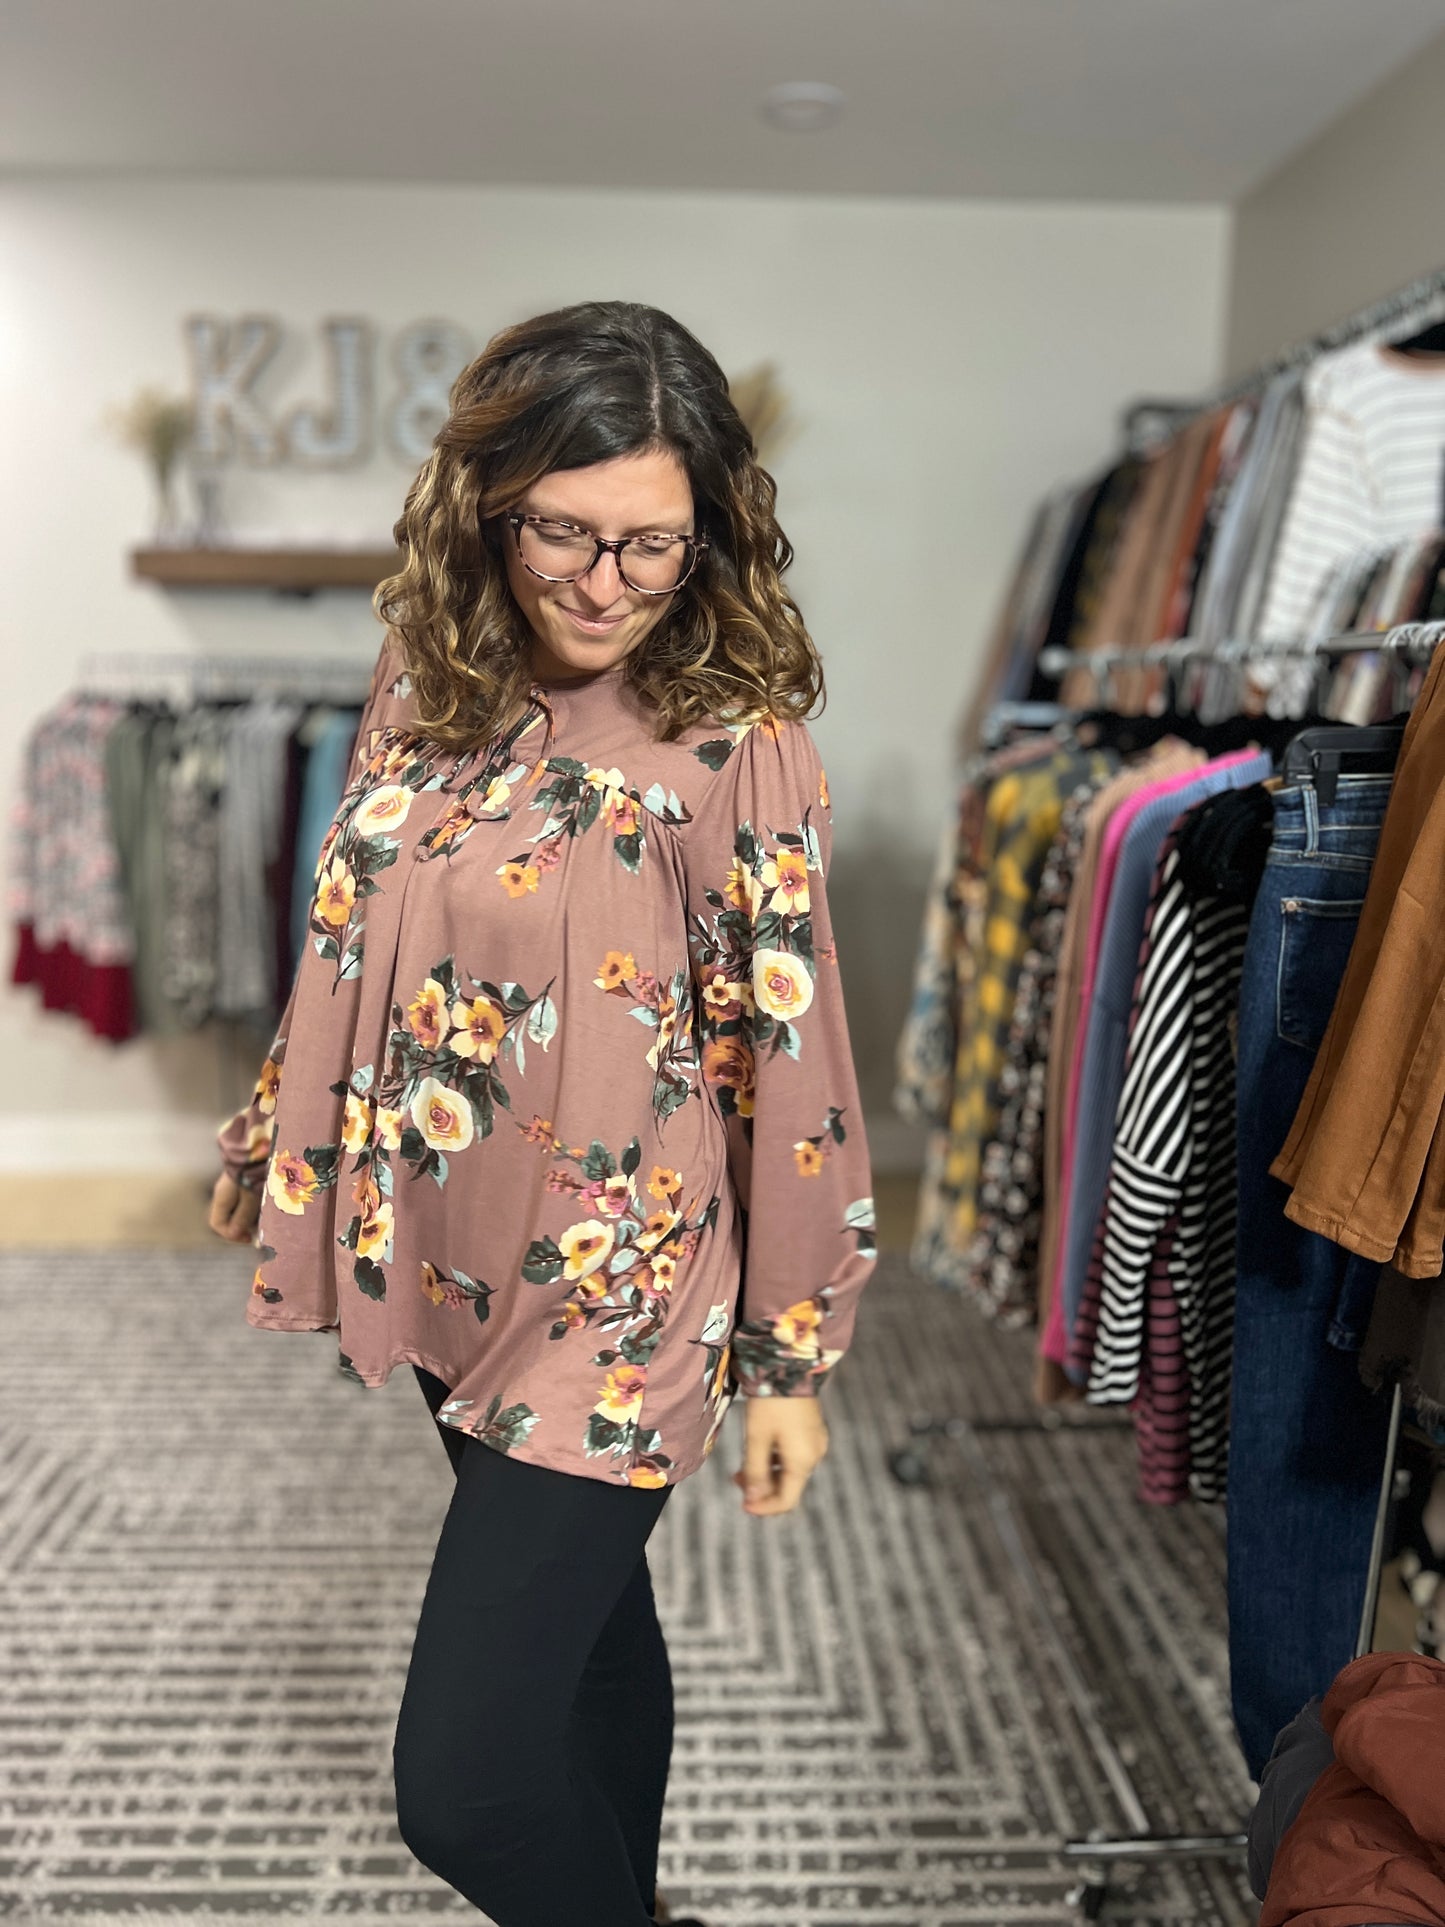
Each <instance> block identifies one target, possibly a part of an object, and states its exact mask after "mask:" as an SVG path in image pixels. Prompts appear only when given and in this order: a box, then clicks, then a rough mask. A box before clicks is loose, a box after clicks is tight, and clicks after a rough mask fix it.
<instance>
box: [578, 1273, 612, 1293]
mask: <svg viewBox="0 0 1445 1927" xmlns="http://www.w3.org/2000/svg"><path fill="white" fill-rule="evenodd" d="M577 1290H578V1292H579V1293H580V1294H581V1296H582V1297H583V1298H605V1297H606V1296H607V1280H606V1279H605V1278H604V1277H603V1276H602V1273H601V1272H600V1271H593V1272H589V1274H588V1275H587V1277H585V1278H583V1279H581V1280H580V1281H579V1282H578V1285H577Z"/></svg>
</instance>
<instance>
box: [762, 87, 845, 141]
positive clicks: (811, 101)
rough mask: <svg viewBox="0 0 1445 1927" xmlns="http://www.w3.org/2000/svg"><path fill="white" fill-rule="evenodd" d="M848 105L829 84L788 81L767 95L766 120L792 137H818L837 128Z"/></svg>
mask: <svg viewBox="0 0 1445 1927" xmlns="http://www.w3.org/2000/svg"><path fill="white" fill-rule="evenodd" d="M847 102H848V96H847V95H846V94H845V93H844V92H843V91H842V89H841V88H838V87H830V86H829V85H828V83H827V81H826V80H784V81H780V82H779V83H778V85H777V86H776V87H770V88H769V89H768V91H767V92H766V93H765V94H764V95H763V119H764V120H765V121H767V122H768V124H769V125H770V126H772V127H780V128H782V130H783V131H784V132H785V133H788V134H816V133H817V132H818V130H819V129H820V128H823V127H831V126H832V125H833V123H834V121H836V120H837V119H838V117H839V116H840V115H841V113H842V112H843V109H844V107H845V106H846V105H847Z"/></svg>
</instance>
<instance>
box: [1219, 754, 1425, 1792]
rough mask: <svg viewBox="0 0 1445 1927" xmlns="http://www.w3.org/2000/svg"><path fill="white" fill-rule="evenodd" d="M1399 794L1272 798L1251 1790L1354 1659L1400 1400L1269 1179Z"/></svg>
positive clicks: (1235, 1664) (1234, 1449)
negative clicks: (1365, 1355) (1378, 1387)
mask: <svg viewBox="0 0 1445 1927" xmlns="http://www.w3.org/2000/svg"><path fill="white" fill-rule="evenodd" d="M1390 784H1391V778H1390V777H1388V776H1345V777H1342V778H1341V779H1340V782H1339V788H1338V791H1337V794H1336V796H1335V799H1334V800H1333V801H1332V802H1330V803H1328V804H1322V803H1321V802H1320V801H1319V799H1318V797H1317V795H1316V793H1315V791H1314V789H1313V787H1311V786H1309V785H1305V786H1303V787H1300V786H1295V787H1291V788H1288V789H1282V790H1279V791H1277V792H1276V794H1275V799H1274V803H1275V818H1274V821H1275V827H1274V840H1273V842H1272V844H1271V847H1270V853H1269V860H1268V863H1267V865H1266V868H1265V872H1264V878H1263V881H1262V883H1261V885H1260V891H1259V895H1258V897H1257V898H1256V900H1255V905H1254V912H1253V915H1252V917H1251V920H1250V927H1249V937H1248V941H1247V943H1246V946H1245V954H1244V970H1243V981H1242V983H1241V986H1240V1003H1239V1079H1238V1088H1239V1233H1238V1282H1237V1295H1236V1299H1235V1324H1234V1367H1233V1386H1232V1396H1231V1411H1230V1436H1229V1481H1228V1523H1227V1532H1228V1548H1229V1581H1228V1585H1229V1660H1230V1677H1231V1690H1232V1694H1233V1703H1234V1720H1235V1726H1236V1728H1237V1730H1238V1733H1239V1737H1240V1742H1241V1744H1242V1745H1243V1748H1244V1754H1245V1758H1246V1760H1247V1762H1248V1765H1249V1771H1250V1773H1251V1775H1252V1776H1253V1777H1254V1778H1255V1779H1258V1778H1259V1775H1260V1773H1261V1771H1262V1770H1263V1768H1264V1764H1265V1762H1266V1761H1267V1760H1268V1758H1269V1755H1270V1750H1271V1748H1272V1747H1273V1745H1274V1742H1275V1737H1276V1735H1277V1734H1278V1733H1279V1732H1280V1731H1281V1729H1282V1728H1283V1727H1284V1726H1285V1725H1286V1724H1287V1722H1288V1721H1290V1720H1292V1719H1293V1718H1294V1716H1295V1715H1296V1714H1297V1713H1298V1712H1299V1709H1300V1707H1301V1706H1302V1705H1304V1703H1305V1702H1306V1701H1307V1700H1308V1699H1310V1698H1311V1697H1312V1696H1313V1695H1315V1694H1317V1693H1323V1692H1325V1691H1326V1690H1327V1689H1328V1687H1329V1685H1330V1682H1331V1681H1332V1680H1333V1679H1334V1677H1335V1674H1336V1673H1338V1672H1339V1670H1340V1668H1341V1667H1342V1666H1344V1665H1345V1664H1346V1663H1347V1662H1348V1661H1349V1660H1350V1659H1352V1658H1353V1657H1354V1651H1355V1641H1356V1636H1357V1634H1358V1631H1359V1619H1360V1612H1361V1609H1362V1606H1363V1603H1364V1595H1365V1581H1366V1577H1367V1574H1368V1568H1369V1559H1370V1545H1371V1540H1372V1536H1373V1531H1374V1520H1375V1508H1376V1504H1377V1501H1378V1498H1379V1488H1380V1476H1381V1472H1382V1469H1383V1465H1384V1453H1385V1440H1386V1431H1387V1427H1388V1419H1389V1405H1388V1401H1387V1400H1386V1399H1385V1398H1383V1397H1380V1396H1377V1395H1375V1394H1372V1393H1370V1392H1369V1391H1367V1390H1366V1388H1365V1386H1364V1384H1363V1383H1362V1381H1361V1379H1360V1374H1359V1352H1360V1348H1361V1346H1362V1345H1363V1343H1364V1339H1365V1332H1366V1328H1367V1326H1368V1325H1369V1321H1370V1312H1371V1309H1372V1307H1373V1304H1374V1297H1375V1285H1376V1281H1377V1280H1378V1277H1379V1273H1380V1267H1379V1266H1378V1265H1377V1264H1374V1263H1373V1262H1371V1261H1368V1260H1366V1259H1363V1258H1359V1257H1356V1256H1354V1255H1353V1254H1352V1253H1350V1252H1347V1251H1345V1250H1343V1249H1342V1248H1341V1247H1340V1246H1339V1245H1336V1244H1332V1243H1331V1242H1330V1240H1329V1239H1327V1238H1322V1237H1320V1236H1319V1235H1318V1234H1317V1233H1315V1232H1311V1231H1305V1230H1302V1229H1301V1228H1300V1227H1299V1226H1298V1225H1296V1224H1293V1223H1291V1221H1290V1220H1289V1219H1288V1218H1286V1216H1285V1214H1284V1206H1285V1202H1286V1200H1287V1199H1288V1197H1289V1191H1288V1188H1287V1187H1286V1186H1285V1185H1283V1184H1281V1183H1280V1181H1279V1180H1278V1179H1277V1178H1273V1177H1271V1176H1270V1175H1269V1166H1270V1163H1271V1161H1272V1160H1273V1159H1274V1158H1275V1157H1276V1156H1277V1154H1278V1152H1279V1150H1280V1147H1281V1145H1282V1144H1283V1143H1284V1140H1285V1138H1286V1136H1287V1135H1288V1133H1289V1129H1290V1126H1291V1124H1292V1123H1293V1121H1294V1115H1295V1111H1296V1110H1297V1109H1298V1107H1299V1103H1300V1099H1301V1098H1302V1097H1303V1095H1304V1088H1305V1084H1306V1082H1307V1080H1308V1078H1309V1073H1310V1067H1311V1065H1312V1064H1313V1062H1314V1058H1315V1053H1316V1051H1317V1050H1318V1049H1319V1045H1320V1042H1321V1040H1322V1038H1323V1036H1324V1031H1325V1025H1326V1024H1327V1023H1328V1021H1329V1015H1330V1010H1331V1008H1332V1006H1333V1004H1334V1000H1335V995H1336V993H1337V991H1338V989H1339V986H1340V980H1341V978H1342V977H1343V976H1344V971H1345V964H1346V961H1347V959H1348V957H1349V954H1350V945H1351V943H1352V941H1353V939H1354V934H1355V927H1356V925H1357V923H1358V922H1359V916H1360V910H1361V907H1362V905H1363V902H1364V896H1365V888H1366V885H1367V884H1368V882H1369V877H1370V867H1371V864H1372V862H1373V860H1374V854H1375V846H1376V844H1377V842H1378V841H1379V834H1380V825H1381V822H1382V821H1383V819H1384V814H1385V805H1386V803H1387V802H1388V800H1389V795H1390Z"/></svg>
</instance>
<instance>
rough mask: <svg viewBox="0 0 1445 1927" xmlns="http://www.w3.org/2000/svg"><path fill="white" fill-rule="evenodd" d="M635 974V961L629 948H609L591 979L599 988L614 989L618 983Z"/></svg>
mask: <svg viewBox="0 0 1445 1927" xmlns="http://www.w3.org/2000/svg"><path fill="white" fill-rule="evenodd" d="M636 975H637V961H636V959H635V958H634V957H633V955H632V953H631V951H630V950H609V951H608V953H607V955H606V956H605V957H604V958H603V959H602V968H601V969H600V970H599V971H598V973H597V975H596V976H595V977H594V978H593V979H592V981H593V983H594V984H596V986H597V988H598V989H599V990H616V989H617V987H618V985H619V984H623V983H625V982H626V981H627V979H628V978H629V977H635V976H636Z"/></svg>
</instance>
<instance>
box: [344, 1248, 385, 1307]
mask: <svg viewBox="0 0 1445 1927" xmlns="http://www.w3.org/2000/svg"><path fill="white" fill-rule="evenodd" d="M351 1275H352V1277H353V1279H354V1280H355V1281H356V1288H357V1290H358V1291H360V1292H362V1293H364V1295H365V1296H366V1297H368V1298H374V1299H376V1300H377V1301H378V1303H379V1302H380V1301H381V1300H382V1299H384V1298H385V1297H386V1273H385V1272H384V1271H383V1270H382V1268H381V1266H380V1265H379V1264H377V1263H376V1262H375V1260H374V1259H371V1258H358V1259H357V1261H356V1263H355V1264H354V1265H353V1266H352V1270H351Z"/></svg>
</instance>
